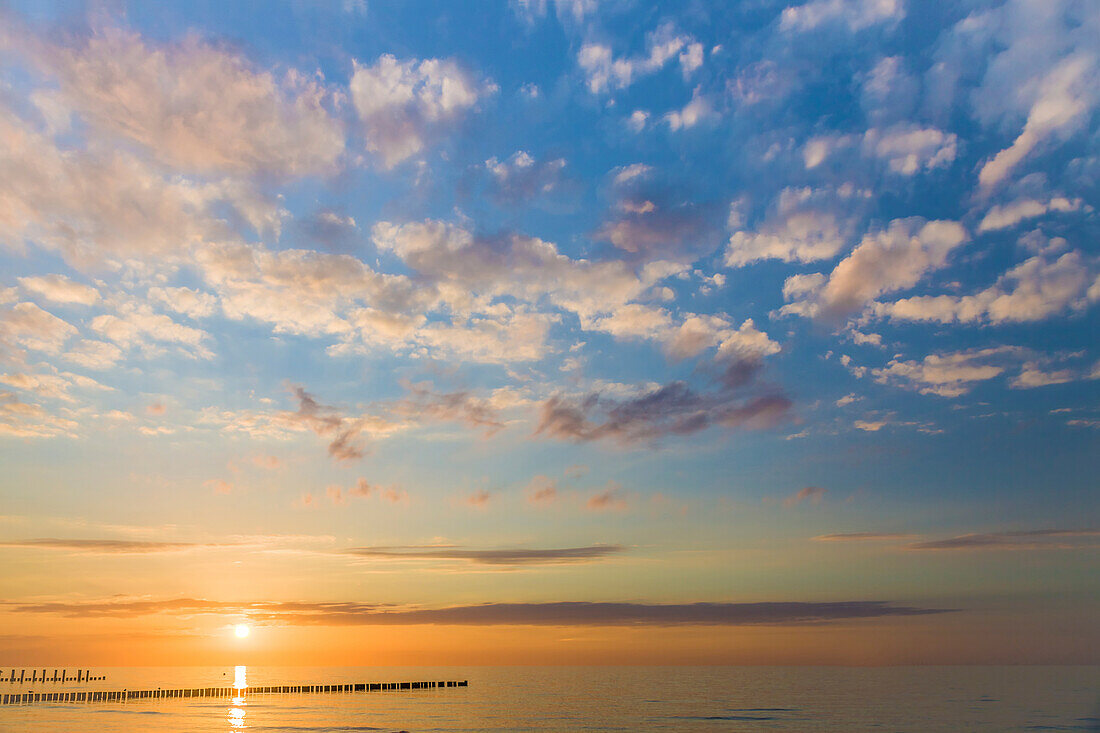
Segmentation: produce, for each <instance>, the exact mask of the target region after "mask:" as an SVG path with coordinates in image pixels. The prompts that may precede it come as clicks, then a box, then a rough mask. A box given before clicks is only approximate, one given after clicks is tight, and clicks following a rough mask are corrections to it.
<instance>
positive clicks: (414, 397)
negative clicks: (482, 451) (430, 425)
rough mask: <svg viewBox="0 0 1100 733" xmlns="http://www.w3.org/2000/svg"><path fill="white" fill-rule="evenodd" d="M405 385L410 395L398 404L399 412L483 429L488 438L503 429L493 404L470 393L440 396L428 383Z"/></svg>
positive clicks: (443, 394)
mask: <svg viewBox="0 0 1100 733" xmlns="http://www.w3.org/2000/svg"><path fill="white" fill-rule="evenodd" d="M402 384H403V386H404V387H405V389H406V391H407V392H408V396H407V397H406V398H405V399H404V400H401V401H399V402H398V403H397V404H396V406H395V409H396V411H397V412H398V413H401V414H405V415H409V416H427V417H430V418H432V419H433V420H438V421H441V422H458V423H462V424H464V425H466V426H468V427H471V428H480V429H483V430H485V431H486V434H488V435H492V434H493V433H495V432H497V431H498V430H500V429H501V428H503V427H504V423H502V422H501V421H500V420H499V418H498V417H497V411H496V409H495V408H494V407H493V406H492V404H491V403H490V402H488V401H486V400H482V399H479V398H477V397H476V396H474V395H472V394H470V393H469V392H449V393H440V392H435V391H433V390H432V389H431V385H430V384H428V383H423V384H412V383H411V382H403V383H402Z"/></svg>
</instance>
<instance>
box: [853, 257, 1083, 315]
mask: <svg viewBox="0 0 1100 733" xmlns="http://www.w3.org/2000/svg"><path fill="white" fill-rule="evenodd" d="M1098 282H1100V278H1098V277H1097V275H1096V268H1095V266H1094V265H1092V266H1090V264H1089V263H1088V262H1087V261H1086V260H1085V259H1084V257H1083V256H1082V255H1081V253H1079V252H1076V251H1073V252H1067V253H1065V254H1063V255H1062V256H1061V257H1059V258H1057V259H1056V260H1053V261H1051V260H1049V259H1047V257H1046V256H1044V255H1037V256H1035V257H1031V258H1029V259H1027V260H1025V261H1024V262H1022V263H1021V264H1019V265H1016V266H1015V267H1013V268H1012V269H1010V270H1009V271H1008V272H1006V273H1005V274H1003V275H1001V277H1000V278H998V280H997V282H996V283H995V284H994V285H992V286H990V287H988V288H986V289H985V290H982V291H980V292H978V293H977V294H975V295H964V296H956V295H922V296H914V297H912V298H903V299H901V300H898V301H895V302H893V303H878V304H876V305H875V307H874V313H875V315H879V316H886V317H889V318H892V319H896V320H907V321H933V322H939V323H953V322H959V323H970V322H977V321H988V322H991V323H1012V322H1025V321H1037V320H1041V319H1043V318H1047V317H1049V316H1052V315H1054V314H1056V313H1060V312H1062V311H1064V310H1065V309H1067V308H1074V309H1080V308H1083V307H1085V306H1086V305H1087V304H1088V303H1089V302H1095V301H1097V300H1100V286H1098V285H1097V283H1098ZM1094 291H1095V292H1094Z"/></svg>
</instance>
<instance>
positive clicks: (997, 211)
mask: <svg viewBox="0 0 1100 733" xmlns="http://www.w3.org/2000/svg"><path fill="white" fill-rule="evenodd" d="M1081 206H1082V202H1081V199H1067V198H1065V197H1064V196H1055V197H1053V198H1051V199H1050V200H1049V201H1045V202H1044V201H1036V200H1035V199H1016V200H1015V201H1012V202H1011V203H1008V204H1005V205H1003V206H994V207H992V208H991V209H990V210H989V211H988V212H986V215H985V216H984V217H983V218H982V222H981V224H979V225H978V231H979V232H988V231H994V230H997V229H1007V228H1008V227H1012V226H1016V225H1017V224H1019V223H1020V222H1021V221H1023V220H1024V219H1034V218H1035V217H1037V216H1042V215H1043V214H1046V213H1049V212H1052V211H1058V212H1062V213H1066V212H1070V211H1078V210H1079V209H1080V208H1081Z"/></svg>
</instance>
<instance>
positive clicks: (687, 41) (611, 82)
mask: <svg viewBox="0 0 1100 733" xmlns="http://www.w3.org/2000/svg"><path fill="white" fill-rule="evenodd" d="M674 59H677V60H679V62H680V68H681V71H682V72H683V74H684V78H687V77H689V76H690V75H691V73H692V72H694V71H695V70H696V69H698V68H699V67H700V66H702V63H703V48H702V46H701V45H700V44H699V43H697V42H695V40H694V39H693V38H692V37H691V36H688V35H685V34H681V33H677V32H676V29H675V28H674V27H673V26H672V24H671V23H665V24H664V25H662V26H660V27H659V28H657V30H655V31H653V32H651V33H648V34H647V35H646V54H645V55H644V56H633V57H619V58H615V55H614V53H613V52H612V50H611V48H610V47H609V46H606V45H604V44H601V43H586V44H584V45H583V46H581V49H580V51H579V52H578V53H577V64H578V65H579V66H580V67H581V69H582V70H583V71H584V73H585V78H586V82H587V85H588V90H589V91H590V92H592V93H593V94H601V93H603V92H608V91H611V90H613V89H625V88H626V87H628V86H630V85H631V84H633V83H634V82H635V81H637V80H638V78H640V77H642V76H648V75H649V74H652V73H654V72H656V71H659V70H660V69H661V68H663V67H664V66H665V64H667V63H669V62H670V61H672V60H674Z"/></svg>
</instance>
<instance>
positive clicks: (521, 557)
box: [340, 545, 626, 565]
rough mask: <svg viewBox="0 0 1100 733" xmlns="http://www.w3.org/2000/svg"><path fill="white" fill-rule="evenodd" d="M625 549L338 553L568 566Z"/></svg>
mask: <svg viewBox="0 0 1100 733" xmlns="http://www.w3.org/2000/svg"><path fill="white" fill-rule="evenodd" d="M625 551H626V548H625V547H622V546H621V545H589V546H587V547H562V548H546V549H523V548H515V549H471V548H465V547H433V546H428V547H351V548H348V549H346V550H341V551H340V552H341V553H343V554H346V555H355V556H357V557H370V558H383V559H412V560H417V559H428V560H464V561H466V562H469V563H473V564H475V565H572V564H577V563H589V562H596V561H599V560H603V559H605V558H608V557H611V556H613V555H618V554H621V553H623V552H625Z"/></svg>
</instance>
